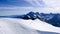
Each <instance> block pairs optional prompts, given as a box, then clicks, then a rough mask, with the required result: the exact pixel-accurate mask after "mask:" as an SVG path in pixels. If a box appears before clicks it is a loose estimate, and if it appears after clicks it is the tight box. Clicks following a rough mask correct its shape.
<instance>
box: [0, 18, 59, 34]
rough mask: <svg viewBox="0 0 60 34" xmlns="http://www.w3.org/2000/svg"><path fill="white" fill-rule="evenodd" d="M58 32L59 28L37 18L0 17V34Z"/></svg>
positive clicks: (56, 33)
mask: <svg viewBox="0 0 60 34" xmlns="http://www.w3.org/2000/svg"><path fill="white" fill-rule="evenodd" d="M44 32H45V33H44ZM46 32H47V33H46ZM48 32H49V33H48ZM50 32H55V33H50ZM58 33H60V28H58V27H54V26H52V25H50V24H47V23H45V22H43V21H40V20H38V19H36V20H23V19H13V18H0V34H58Z"/></svg>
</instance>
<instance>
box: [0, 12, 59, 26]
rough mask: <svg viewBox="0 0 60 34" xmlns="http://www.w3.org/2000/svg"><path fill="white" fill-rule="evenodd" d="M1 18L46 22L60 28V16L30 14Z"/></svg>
mask: <svg viewBox="0 0 60 34" xmlns="http://www.w3.org/2000/svg"><path fill="white" fill-rule="evenodd" d="M0 18H21V19H26V20H28V19H32V20H35V19H39V20H41V21H44V22H46V23H49V24H51V25H53V26H56V27H60V14H58V13H57V14H53V13H50V14H44V13H39V12H36V13H34V12H29V13H27V14H24V15H11V16H0Z"/></svg>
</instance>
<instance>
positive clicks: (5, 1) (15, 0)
mask: <svg viewBox="0 0 60 34" xmlns="http://www.w3.org/2000/svg"><path fill="white" fill-rule="evenodd" d="M0 6H20V7H21V6H22V7H26V6H32V5H31V4H30V3H28V2H26V1H24V0H0Z"/></svg>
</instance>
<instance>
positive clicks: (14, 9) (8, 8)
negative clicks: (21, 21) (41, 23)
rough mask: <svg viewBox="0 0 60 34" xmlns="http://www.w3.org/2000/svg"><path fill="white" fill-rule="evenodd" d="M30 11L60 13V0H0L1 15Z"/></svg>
mask: <svg viewBox="0 0 60 34" xmlns="http://www.w3.org/2000/svg"><path fill="white" fill-rule="evenodd" d="M23 7H24V8H23ZM29 11H34V12H43V13H51V12H52V13H60V12H59V11H60V0H0V16H2V15H17V14H25V13H28V12H29Z"/></svg>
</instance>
